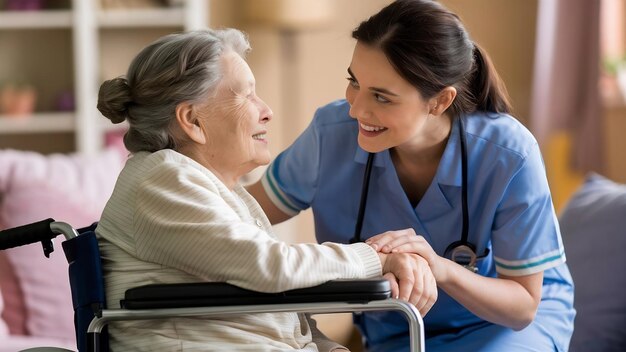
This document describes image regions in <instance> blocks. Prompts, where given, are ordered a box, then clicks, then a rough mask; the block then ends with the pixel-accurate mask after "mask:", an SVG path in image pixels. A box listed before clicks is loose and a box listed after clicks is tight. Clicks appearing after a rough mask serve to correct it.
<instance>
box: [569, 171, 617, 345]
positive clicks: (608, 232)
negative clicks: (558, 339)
mask: <svg viewBox="0 0 626 352" xmlns="http://www.w3.org/2000/svg"><path fill="white" fill-rule="evenodd" d="M559 223H560V225H561V233H562V236H563V245H564V247H565V254H566V256H567V262H568V264H569V268H570V271H571V273H572V278H573V279H574V286H575V288H574V307H575V308H576V311H577V314H576V320H575V321H574V335H573V336H572V340H571V343H570V352H582V351H594V352H624V351H626V293H625V291H626V274H625V273H624V272H625V271H626V185H623V184H618V183H615V182H613V181H611V180H609V179H607V178H605V177H603V176H600V175H597V174H591V175H589V176H588V177H587V179H586V181H585V182H584V184H583V185H582V186H581V187H580V188H579V189H578V191H577V192H576V193H575V194H574V196H573V197H572V198H571V199H570V200H569V202H568V204H567V205H566V207H565V208H564V210H563V212H562V213H561V214H560V216H559Z"/></svg>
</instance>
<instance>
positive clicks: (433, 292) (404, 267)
mask: <svg viewBox="0 0 626 352" xmlns="http://www.w3.org/2000/svg"><path fill="white" fill-rule="evenodd" d="M379 256H380V257H381V263H382V264H383V277H384V278H385V279H387V280H388V281H389V282H390V283H391V294H392V297H394V298H399V299H402V300H405V301H408V302H409V303H411V304H413V305H414V306H415V307H416V308H417V310H419V312H420V314H421V315H422V316H425V315H426V313H428V311H429V310H430V309H431V308H432V306H433V305H434V304H435V301H437V294H438V292H437V282H436V281H435V277H434V275H433V273H432V272H431V270H430V267H429V266H428V262H426V260H425V259H424V258H422V257H420V256H418V255H416V254H413V253H390V254H387V253H379Z"/></svg>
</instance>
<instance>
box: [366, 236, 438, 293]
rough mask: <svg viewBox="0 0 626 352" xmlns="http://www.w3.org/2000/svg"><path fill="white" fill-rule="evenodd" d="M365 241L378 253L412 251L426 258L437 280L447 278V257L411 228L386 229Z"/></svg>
mask: <svg viewBox="0 0 626 352" xmlns="http://www.w3.org/2000/svg"><path fill="white" fill-rule="evenodd" d="M365 243H367V244H369V245H370V246H372V248H373V249H374V250H376V251H378V252H380V253H414V254H417V255H419V256H420V257H422V258H423V259H426V261H427V262H428V266H429V267H430V270H431V271H432V273H433V275H434V276H435V279H436V280H437V282H444V280H446V279H447V276H448V275H447V269H446V268H447V266H446V265H445V264H446V262H447V261H448V260H447V259H445V258H443V257H441V256H439V255H438V254H437V253H436V252H435V251H434V250H433V248H432V247H431V246H430V244H429V243H428V241H426V239H425V238H424V237H423V236H420V235H418V234H416V233H415V231H414V230H413V229H411V228H409V229H404V230H398V231H387V232H384V233H381V234H379V235H376V236H372V237H370V238H368V239H367V240H365Z"/></svg>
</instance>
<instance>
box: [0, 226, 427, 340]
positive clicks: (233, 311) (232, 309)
mask: <svg viewBox="0 0 626 352" xmlns="http://www.w3.org/2000/svg"><path fill="white" fill-rule="evenodd" d="M47 227H49V228H47ZM31 228H33V229H34V231H32V232H39V233H37V234H34V233H33V234H31V233H30V232H29V230H30V229H31ZM13 230H17V231H13ZM9 231H13V232H12V233H9ZM3 232H4V233H7V236H5V238H0V239H3V240H5V242H8V243H9V245H5V244H2V246H1V247H0V250H1V249H6V248H10V247H15V246H21V245H25V244H30V243H35V242H41V243H42V245H43V248H44V254H45V255H46V256H49V254H50V252H52V251H53V248H52V242H51V239H52V238H54V237H55V236H56V235H59V234H62V235H63V236H64V237H65V239H66V240H70V239H73V238H75V237H77V236H79V233H78V232H77V231H76V230H75V229H74V228H73V227H72V226H71V225H69V224H67V223H64V222H58V221H54V220H52V219H48V220H44V221H41V222H38V223H33V224H29V225H25V226H21V227H20V228H16V229H9V230H5V231H2V232H0V233H3ZM0 242H2V241H0ZM0 244H1V243H0ZM381 310H387V311H397V312H400V313H402V314H403V316H404V317H405V318H406V319H407V321H408V322H409V337H410V339H409V340H410V351H412V352H422V351H424V350H425V346H424V340H425V336H424V323H423V320H422V317H421V315H420V313H419V311H418V310H417V309H416V308H415V306H413V305H412V304H410V303H408V302H406V301H401V300H398V299H393V298H387V299H382V300H372V301H369V302H365V303H363V302H310V303H285V304H257V305H230V306H213V307H188V308H158V309H101V310H99V311H98V312H95V317H94V318H93V319H92V320H91V322H90V324H89V326H88V328H87V350H88V351H93V352H100V351H101V346H100V340H101V339H100V334H101V333H102V330H103V329H104V328H105V327H106V326H107V325H108V324H109V323H111V322H115V321H128V320H149V319H162V318H172V317H197V316H203V317H218V316H222V317H223V316H235V315H241V314H258V313H287V312H299V313H311V314H326V313H347V312H366V311H381Z"/></svg>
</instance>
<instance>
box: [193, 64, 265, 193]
mask: <svg viewBox="0 0 626 352" xmlns="http://www.w3.org/2000/svg"><path fill="white" fill-rule="evenodd" d="M221 64H222V72H223V77H222V79H221V81H220V83H219V84H218V86H217V89H216V91H215V93H214V94H215V95H214V96H212V97H211V98H209V99H208V102H207V104H206V106H201V107H200V108H199V109H198V111H197V114H198V121H199V123H200V126H201V127H202V130H203V133H204V135H205V137H206V143H205V144H204V145H198V147H199V148H201V150H200V153H202V156H201V158H203V159H204V160H205V161H206V162H203V164H205V166H208V167H209V168H210V169H211V170H213V171H216V172H217V173H218V176H220V177H221V178H222V179H226V183H230V182H229V181H232V180H236V179H238V178H239V177H241V176H243V175H245V174H246V173H248V172H250V171H251V170H253V169H254V168H256V167H258V166H260V165H265V164H268V163H269V162H270V157H271V155H270V151H269V148H268V140H267V126H266V124H267V123H268V122H269V121H270V120H271V118H272V111H271V110H270V108H269V107H268V106H267V104H265V102H263V100H261V99H260V98H259V97H258V96H257V95H256V92H255V79H254V75H253V74H252V71H251V70H250V67H249V66H248V64H247V63H246V62H245V61H244V59H243V58H242V57H241V56H239V55H238V54H236V53H234V52H225V53H224V54H223V55H222V57H221ZM196 155H197V153H196Z"/></svg>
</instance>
